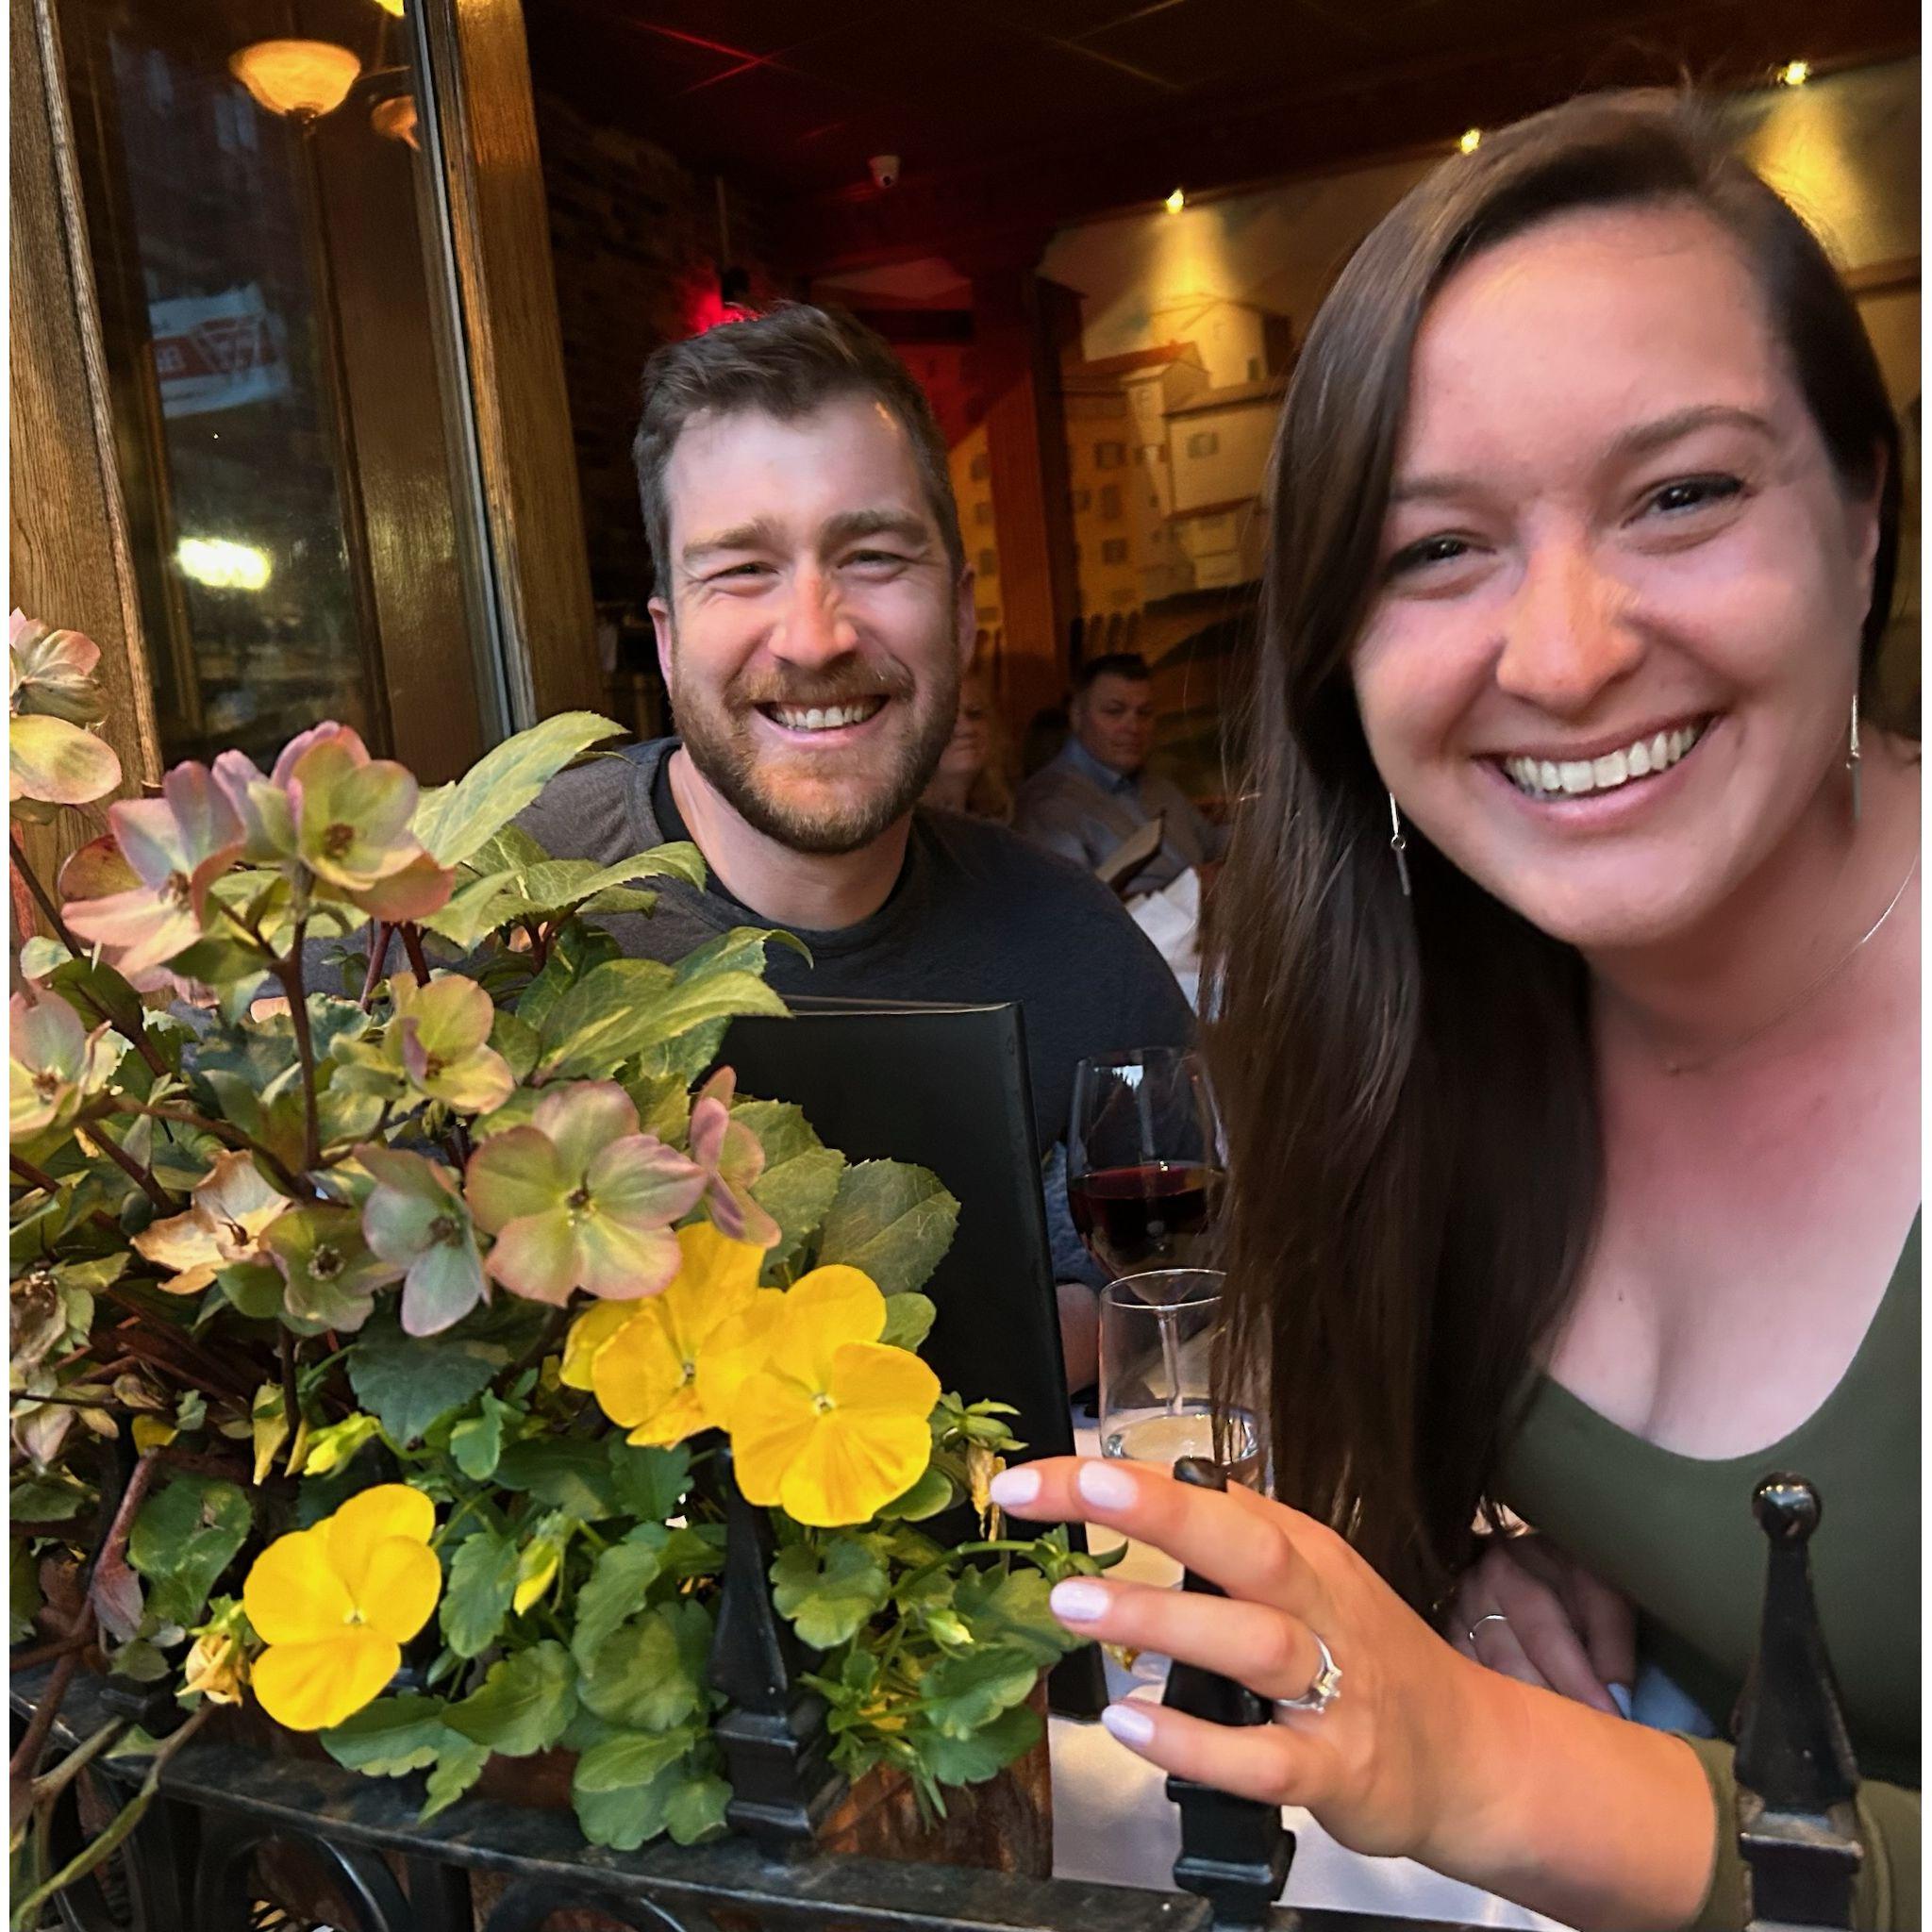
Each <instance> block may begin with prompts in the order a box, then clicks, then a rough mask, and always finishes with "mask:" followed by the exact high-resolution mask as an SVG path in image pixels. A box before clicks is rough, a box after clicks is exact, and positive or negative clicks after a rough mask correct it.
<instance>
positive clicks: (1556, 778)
mask: <svg viewBox="0 0 1932 1932" xmlns="http://www.w3.org/2000/svg"><path fill="white" fill-rule="evenodd" d="M1704 731H1705V727H1704V726H1703V725H1702V724H1681V725H1679V726H1678V727H1677V729H1676V730H1674V731H1659V732H1658V733H1657V735H1656V736H1655V737H1654V738H1640V739H1639V740H1638V741H1637V742H1636V743H1635V744H1627V745H1625V746H1624V749H1623V750H1622V751H1613V752H1607V753H1606V754H1605V755H1604V756H1603V757H1602V758H1566V759H1563V760H1561V761H1560V762H1558V761H1557V760H1555V759H1552V758H1505V759H1504V760H1503V770H1504V771H1505V772H1506V773H1507V774H1508V777H1509V782H1510V783H1511V784H1512V785H1514V786H1515V787H1516V789H1517V790H1518V791H1526V792H1528V793H1529V795H1530V796H1531V797H1532V798H1581V797H1583V796H1584V795H1585V794H1586V793H1588V792H1591V791H1615V790H1616V789H1617V787H1618V786H1620V785H1627V784H1628V783H1629V782H1630V780H1631V779H1632V778H1650V777H1654V776H1655V775H1656V774H1657V773H1659V772H1668V771H1669V770H1670V769H1671V767H1672V766H1673V765H1674V764H1675V763H1676V762H1677V761H1678V759H1680V758H1682V757H1683V756H1684V754H1685V753H1686V752H1688V751H1689V750H1690V749H1691V746H1692V745H1693V744H1695V743H1696V742H1697V741H1698V740H1699V739H1700V738H1702V737H1703V736H1704Z"/></svg>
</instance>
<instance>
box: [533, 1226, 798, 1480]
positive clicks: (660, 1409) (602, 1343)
mask: <svg viewBox="0 0 1932 1932" xmlns="http://www.w3.org/2000/svg"><path fill="white" fill-rule="evenodd" d="M677 1245H678V1250H679V1253H680V1255H681V1257H682V1258H681V1260H680V1262H679V1265H678V1270H677V1274H676V1276H675V1278H674V1280H673V1281H672V1283H671V1286H670V1287H669V1288H667V1289H666V1290H665V1291H663V1293H662V1294H659V1295H657V1296H654V1297H653V1298H652V1299H651V1300H649V1301H644V1302H629V1303H621V1304H619V1307H620V1309H621V1319H619V1320H618V1321H616V1322H611V1321H608V1320H605V1321H601V1322H600V1321H599V1319H598V1318H599V1317H600V1316H601V1315H603V1313H604V1310H603V1309H601V1308H592V1309H591V1311H590V1312H589V1313H588V1314H586V1315H582V1316H580V1317H579V1318H578V1320H577V1324H576V1326H575V1328H573V1329H572V1331H571V1337H570V1341H569V1342H568V1344H566V1347H565V1351H564V1370H563V1372H564V1379H565V1380H566V1381H569V1380H571V1379H572V1378H573V1376H574V1375H586V1376H588V1378H589V1381H590V1385H591V1389H592V1391H594V1392H595V1394H596V1397H597V1406H598V1407H600V1408H601V1409H602V1410H603V1411H604V1413H605V1414H606V1415H608V1417H609V1418H610V1420H611V1421H612V1422H614V1423H616V1424H619V1425H620V1426H622V1427H624V1428H626V1429H628V1430H629V1431H630V1441H633V1442H639V1443H643V1444H646V1445H653V1446H656V1447H658V1448H669V1447H670V1446H671V1444H672V1443H674V1442H681V1441H684V1439H685V1438H686V1437H687V1436H693V1435H695V1434H697V1432H698V1431H699V1430H700V1429H707V1428H711V1427H714V1426H715V1425H716V1424H718V1422H719V1421H720V1420H721V1418H720V1417H719V1416H718V1415H716V1414H714V1413H713V1412H712V1411H711V1410H710V1409H708V1407H707V1406H706V1404H705V1402H704V1401H703V1399H702V1395H701V1391H700V1387H699V1382H698V1363H699V1361H700V1359H701V1357H703V1356H704V1355H705V1354H706V1353H707V1352H708V1350H709V1348H710V1345H711V1338H712V1337H713V1336H714V1335H715V1334H716V1333H717V1332H718V1330H719V1328H720V1327H721V1326H722V1325H723V1324H725V1323H726V1322H730V1321H733V1320H735V1319H736V1318H738V1317H739V1316H741V1315H743V1314H744V1313H745V1312H746V1311H747V1310H750V1309H753V1308H756V1307H758V1306H759V1305H760V1304H761V1303H762V1304H765V1305H767V1306H771V1305H775V1304H777V1303H779V1302H782V1301H783V1300H784V1299H785V1297H784V1296H783V1295H782V1294H780V1293H779V1292H778V1291H777V1290H776V1289H766V1290H763V1291H761V1290H760V1289H759V1287H758V1269H759V1268H760V1266H762V1264H763V1262H764V1258H765V1256H764V1250H763V1249H762V1248H759V1247H757V1246H755V1245H753V1244H752V1243H751V1242H749V1241H731V1240H728V1239H727V1238H726V1237H725V1236H724V1235H722V1234H720V1233H719V1232H718V1230H717V1229H716V1228H715V1227H713V1226H712V1225H711V1224H709V1223H708V1222H697V1223H694V1224H692V1225H691V1226H690V1227H681V1228H679V1229H678V1230H677ZM580 1336H581V1340H580V1339H579V1338H580ZM575 1386H576V1387H581V1386H582V1384H581V1382H578V1383H575Z"/></svg>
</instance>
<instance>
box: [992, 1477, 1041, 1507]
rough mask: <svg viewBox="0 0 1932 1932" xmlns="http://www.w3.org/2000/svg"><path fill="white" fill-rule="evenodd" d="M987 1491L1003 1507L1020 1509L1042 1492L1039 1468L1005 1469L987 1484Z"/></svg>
mask: <svg viewBox="0 0 1932 1932" xmlns="http://www.w3.org/2000/svg"><path fill="white" fill-rule="evenodd" d="M986 1492H987V1494H988V1495H989V1496H991V1498H992V1499H993V1501H994V1502H995V1503H997V1504H998V1505H999V1506H1000V1507H1001V1508H1003V1509H1018V1508H1020V1507H1023V1506H1024V1505H1025V1504H1027V1503H1030V1502H1032V1501H1033V1499H1034V1498H1035V1497H1036V1496H1038V1495H1039V1494H1040V1472H1039V1471H1038V1470H1037V1469H1003V1470H1001V1471H1000V1473H999V1474H997V1475H996V1476H994V1477H993V1479H992V1481H991V1482H990V1483H989V1484H988V1485H987V1486H986Z"/></svg>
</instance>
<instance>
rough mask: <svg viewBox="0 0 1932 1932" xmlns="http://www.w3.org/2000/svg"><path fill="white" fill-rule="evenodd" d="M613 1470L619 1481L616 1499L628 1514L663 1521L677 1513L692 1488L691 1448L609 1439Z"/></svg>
mask: <svg viewBox="0 0 1932 1932" xmlns="http://www.w3.org/2000/svg"><path fill="white" fill-rule="evenodd" d="M610 1473H611V1474H612V1476H613V1477H615V1479H616V1482H617V1500H618V1502H619V1503H620V1504H621V1505H622V1506H623V1508H624V1511H625V1514H626V1515H629V1516H636V1517H641V1519H642V1520H643V1521H644V1522H646V1523H662V1522H663V1521H664V1519H665V1518H666V1517H667V1516H673V1515H675V1514H676V1512H677V1506H678V1504H679V1502H680V1501H681V1500H682V1499H683V1496H684V1492H685V1491H686V1490H688V1489H689V1488H690V1487H691V1451H690V1450H689V1449H686V1448H684V1447H683V1446H682V1445H680V1446H679V1447H677V1448H675V1449H653V1448H648V1447H646V1446H644V1445H642V1444H633V1443H630V1442H626V1441H625V1440H624V1438H623V1437H622V1436H612V1437H611V1438H610Z"/></svg>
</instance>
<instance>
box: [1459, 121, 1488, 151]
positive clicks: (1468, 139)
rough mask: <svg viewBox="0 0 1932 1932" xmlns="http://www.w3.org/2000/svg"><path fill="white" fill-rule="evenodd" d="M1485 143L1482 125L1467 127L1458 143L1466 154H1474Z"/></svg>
mask: <svg viewBox="0 0 1932 1932" xmlns="http://www.w3.org/2000/svg"><path fill="white" fill-rule="evenodd" d="M1482 144H1483V131H1482V129H1481V128H1480V127H1465V128H1464V129H1463V130H1462V138H1461V140H1459V141H1458V142H1457V143H1456V145H1457V147H1458V148H1459V149H1460V150H1461V151H1462V152H1463V153H1464V154H1466V155H1473V154H1474V152H1475V151H1476V149H1477V148H1479V147H1480V146H1482Z"/></svg>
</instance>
